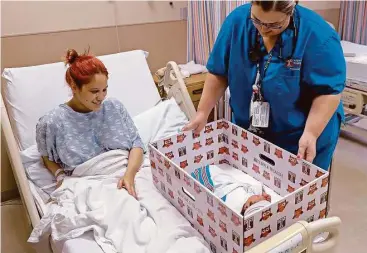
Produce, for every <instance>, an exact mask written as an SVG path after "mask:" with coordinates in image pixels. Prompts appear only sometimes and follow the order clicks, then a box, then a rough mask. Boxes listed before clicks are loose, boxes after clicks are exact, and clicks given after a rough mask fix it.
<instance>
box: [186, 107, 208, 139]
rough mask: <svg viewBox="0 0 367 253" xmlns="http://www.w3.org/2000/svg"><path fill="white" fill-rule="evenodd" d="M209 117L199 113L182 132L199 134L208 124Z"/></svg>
mask: <svg viewBox="0 0 367 253" xmlns="http://www.w3.org/2000/svg"><path fill="white" fill-rule="evenodd" d="M208 117H209V116H208V115H206V114H205V113H203V112H200V111H198V112H197V113H196V116H195V118H194V119H193V120H191V121H190V122H189V123H188V124H187V125H186V126H184V127H183V128H182V131H190V130H194V133H196V134H198V133H200V132H201V130H203V128H204V126H205V125H206V123H207V122H208Z"/></svg>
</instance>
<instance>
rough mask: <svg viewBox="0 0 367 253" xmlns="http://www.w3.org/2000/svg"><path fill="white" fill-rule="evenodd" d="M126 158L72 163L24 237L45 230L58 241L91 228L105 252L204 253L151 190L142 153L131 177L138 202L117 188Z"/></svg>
mask: <svg viewBox="0 0 367 253" xmlns="http://www.w3.org/2000/svg"><path fill="white" fill-rule="evenodd" d="M127 161H128V153H127V152H125V151H120V150H115V151H109V152H107V153H104V154H102V155H100V156H97V157H95V158H93V159H91V160H89V161H87V162H86V163H84V164H82V165H80V166H78V167H77V168H76V169H75V170H74V173H73V176H72V177H68V178H66V179H65V180H64V182H63V184H62V186H61V187H60V188H58V189H56V190H55V191H54V192H53V193H52V194H51V199H52V202H51V203H50V204H49V208H48V213H47V214H46V215H45V216H44V217H43V218H42V220H41V222H40V224H39V225H38V226H36V227H35V228H34V230H33V231H32V233H31V236H30V238H29V240H28V241H29V242H32V243H37V242H39V241H40V240H41V239H43V237H44V236H49V235H50V234H51V235H52V238H53V239H54V240H55V241H61V240H65V239H71V238H76V237H78V236H80V235H82V234H84V233H85V232H87V231H93V233H94V238H95V240H96V242H97V243H98V244H99V245H100V247H101V248H102V250H103V251H104V252H105V253H112V252H122V253H125V252H128V253H130V252H134V253H143V252H147V253H150V252H151V253H157V252H160V253H164V252H167V253H181V252H190V253H191V252H192V253H204V252H205V253H209V250H208V247H207V244H206V242H205V241H204V240H203V239H202V237H201V235H200V234H199V233H198V232H197V231H196V230H194V229H193V228H192V227H191V225H190V224H189V222H188V221H186V219H185V218H184V217H183V216H182V215H181V214H180V213H179V212H178V211H177V210H176V209H175V208H174V207H173V206H172V205H171V204H170V203H169V202H168V201H167V200H166V199H165V198H164V197H163V196H162V195H161V194H160V193H159V192H158V190H156V188H155V186H154V185H153V183H152V179H151V178H152V175H151V171H150V166H149V159H148V158H147V157H146V158H145V160H144V164H143V166H142V168H141V170H140V171H139V172H138V173H137V175H136V177H135V186H136V192H137V195H138V200H136V199H135V198H133V197H132V196H130V195H129V194H128V193H127V191H126V190H124V189H121V190H119V189H117V182H118V179H119V177H120V176H122V175H123V173H124V171H125V170H126V166H127ZM106 174H108V175H106Z"/></svg>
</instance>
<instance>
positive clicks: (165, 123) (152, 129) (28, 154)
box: [20, 98, 188, 194]
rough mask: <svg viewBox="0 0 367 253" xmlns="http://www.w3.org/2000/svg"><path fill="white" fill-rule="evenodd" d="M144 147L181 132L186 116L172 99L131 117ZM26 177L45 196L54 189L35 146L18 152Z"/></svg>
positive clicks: (50, 175) (52, 178)
mask: <svg viewBox="0 0 367 253" xmlns="http://www.w3.org/2000/svg"><path fill="white" fill-rule="evenodd" d="M133 121H134V123H135V125H136V127H137V129H138V132H139V135H140V137H141V138H142V140H143V142H144V145H145V146H146V147H147V145H148V143H149V142H152V141H155V140H159V139H162V138H165V137H167V136H169V135H173V134H176V133H178V132H179V131H181V129H182V128H183V127H184V125H185V124H186V123H187V122H188V120H187V118H186V115H185V114H184V113H183V112H182V111H181V109H180V107H179V106H178V105H177V103H176V101H175V100H174V98H172V99H170V100H166V101H163V102H161V103H159V104H158V105H156V106H155V107H153V108H151V109H149V110H147V111H145V112H143V113H140V114H139V115H137V116H135V117H133ZM20 156H21V159H22V162H23V165H24V167H25V171H26V175H27V177H28V179H30V180H31V181H32V182H33V183H34V184H35V185H36V186H38V187H39V188H41V189H42V190H43V191H44V192H45V193H46V194H50V193H51V192H52V191H53V190H54V188H55V182H56V181H55V178H54V176H53V175H52V174H51V172H50V171H49V170H48V169H47V168H46V167H45V166H44V164H43V161H42V159H41V155H40V153H39V152H38V150H37V145H36V144H34V145H32V146H31V147H29V148H27V149H25V150H23V151H21V152H20Z"/></svg>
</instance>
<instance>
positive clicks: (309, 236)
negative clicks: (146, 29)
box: [1, 61, 341, 253]
mask: <svg viewBox="0 0 367 253" xmlns="http://www.w3.org/2000/svg"><path fill="white" fill-rule="evenodd" d="M160 85H161V86H163V87H164V89H165V91H166V93H167V97H168V98H171V97H174V98H175V100H176V102H177V104H178V105H179V106H180V108H181V110H182V111H183V112H184V113H185V114H186V116H187V118H188V119H189V120H191V119H193V117H195V114H196V111H195V107H194V105H193V103H192V102H191V99H190V96H189V93H188V91H187V89H186V86H185V82H184V80H183V77H182V75H181V73H180V71H179V68H178V66H177V64H176V63H175V62H172V61H171V62H168V63H167V68H166V70H165V75H164V77H163V80H162V83H161V84H160ZM1 125H2V128H3V132H4V135H5V141H6V144H7V153H8V156H9V159H10V162H11V166H12V170H13V173H14V177H15V180H16V183H17V186H18V189H19V193H20V196H21V199H22V202H23V204H24V207H25V210H26V213H27V217H28V220H29V222H30V224H29V225H30V227H32V228H33V227H35V226H36V225H37V224H38V223H39V222H40V218H41V214H40V212H39V211H38V209H37V207H36V204H35V201H34V197H33V195H32V193H31V190H30V185H29V183H28V179H27V176H26V174H25V169H24V167H23V164H22V161H21V157H20V148H19V146H18V144H17V142H16V140H15V137H14V131H13V128H12V125H11V123H10V120H9V116H8V113H7V109H6V106H5V104H4V102H3V98H2V97H1ZM340 224H341V221H340V219H339V218H337V217H333V218H327V219H323V220H318V221H315V222H313V223H307V222H303V221H302V222H298V223H296V224H294V225H293V226H291V227H289V228H288V229H286V230H284V231H283V232H281V233H279V234H277V235H276V236H274V237H272V238H270V239H268V240H267V241H265V242H263V243H262V244H260V245H258V246H256V247H255V248H253V249H251V250H250V251H248V253H263V252H269V253H270V252H273V253H275V252H284V251H280V249H292V251H288V252H296V253H301V252H308V253H311V252H312V253H321V252H322V253H331V252H333V251H332V250H333V248H335V246H336V243H337V241H338V236H339V232H338V231H339V226H340ZM322 232H328V233H329V238H328V239H327V240H326V241H325V242H323V243H320V244H316V245H315V244H313V243H312V242H313V239H314V238H315V236H316V235H318V234H320V233H322ZM36 250H37V252H42V253H48V252H52V250H51V247H50V244H49V240H47V241H45V242H44V243H42V244H39V245H37V248H36ZM304 250H307V251H304Z"/></svg>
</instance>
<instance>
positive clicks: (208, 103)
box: [182, 73, 228, 133]
mask: <svg viewBox="0 0 367 253" xmlns="http://www.w3.org/2000/svg"><path fill="white" fill-rule="evenodd" d="M227 87H228V83H227V79H226V78H225V77H222V76H219V75H214V74H211V73H208V74H207V76H206V79H205V83H204V90H203V94H202V96H201V98H200V102H199V105H198V109H197V113H196V117H195V118H194V119H193V120H192V121H190V122H189V124H187V125H186V126H185V127H184V128H183V129H182V130H183V131H189V130H194V131H195V132H196V133H199V132H200V131H201V130H202V129H203V128H204V126H205V124H206V123H207V121H208V117H209V114H210V112H211V110H212V109H213V108H214V106H215V104H216V103H217V102H218V100H219V99H220V98H221V97H222V96H223V95H224V92H225V90H226V89H227Z"/></svg>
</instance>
